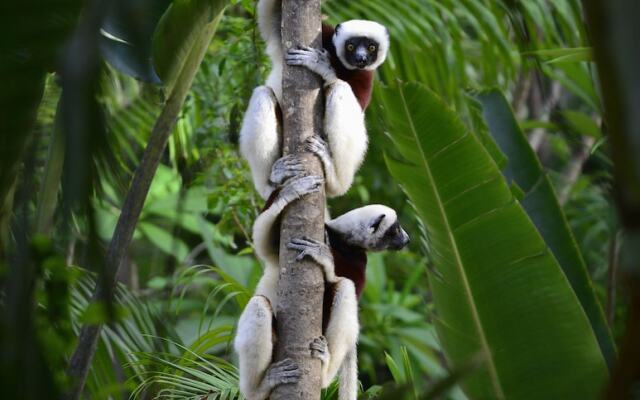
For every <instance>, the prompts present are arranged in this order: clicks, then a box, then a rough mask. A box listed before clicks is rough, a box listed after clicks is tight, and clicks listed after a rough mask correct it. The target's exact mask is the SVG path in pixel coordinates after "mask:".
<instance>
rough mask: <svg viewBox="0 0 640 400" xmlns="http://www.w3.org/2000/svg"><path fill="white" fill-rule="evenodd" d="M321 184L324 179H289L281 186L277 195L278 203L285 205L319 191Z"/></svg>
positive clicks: (306, 177) (304, 177)
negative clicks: (281, 202) (282, 202)
mask: <svg viewBox="0 0 640 400" xmlns="http://www.w3.org/2000/svg"><path fill="white" fill-rule="evenodd" d="M323 184H324V179H323V178H322V177H321V176H315V175H310V176H303V177H300V178H293V179H290V180H288V181H287V182H286V183H285V185H284V186H282V189H281V190H280V193H279V194H278V201H284V202H285V204H289V203H291V202H292V201H294V200H298V199H299V198H301V197H302V196H305V195H307V194H310V193H316V192H318V191H320V187H321V186H322V185H323Z"/></svg>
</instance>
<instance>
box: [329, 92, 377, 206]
mask: <svg viewBox="0 0 640 400" xmlns="http://www.w3.org/2000/svg"><path fill="white" fill-rule="evenodd" d="M325 96H326V106H325V107H326V108H325V117H324V132H325V135H326V136H327V144H328V145H329V148H330V151H331V157H329V158H328V159H327V160H323V167H324V172H325V181H326V187H327V195H328V196H330V197H336V196H341V195H343V194H344V193H346V192H347V190H349V188H350V187H351V185H352V184H353V177H354V176H355V174H356V172H357V171H358V168H360V165H361V164H362V161H363V160H364V156H365V153H366V152H367V146H368V142H369V138H368V136H367V128H366V127H365V122H364V112H362V108H361V107H360V104H359V103H358V99H357V98H356V97H355V95H354V94H353V91H352V90H351V86H349V84H348V83H346V82H345V81H342V80H337V81H335V82H334V83H333V84H332V85H330V86H329V87H327V90H326V94H325Z"/></svg>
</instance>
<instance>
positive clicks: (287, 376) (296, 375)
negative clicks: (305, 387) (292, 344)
mask: <svg viewBox="0 0 640 400" xmlns="http://www.w3.org/2000/svg"><path fill="white" fill-rule="evenodd" d="M301 374H302V372H301V371H300V369H299V368H298V364H296V363H295V361H293V360H292V359H290V358H285V359H284V360H282V361H279V362H277V363H273V364H271V365H270V366H269V368H268V369H267V372H266V378H267V382H268V385H269V387H270V388H271V389H273V388H274V387H276V386H278V385H283V384H287V383H296V382H298V380H299V379H300V375H301Z"/></svg>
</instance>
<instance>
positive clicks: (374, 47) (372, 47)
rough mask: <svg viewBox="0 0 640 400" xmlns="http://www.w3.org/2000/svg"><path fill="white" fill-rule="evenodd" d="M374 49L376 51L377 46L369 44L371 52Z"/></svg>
mask: <svg viewBox="0 0 640 400" xmlns="http://www.w3.org/2000/svg"><path fill="white" fill-rule="evenodd" d="M374 51H376V46H374V45H372V44H371V45H369V53H373V52H374Z"/></svg>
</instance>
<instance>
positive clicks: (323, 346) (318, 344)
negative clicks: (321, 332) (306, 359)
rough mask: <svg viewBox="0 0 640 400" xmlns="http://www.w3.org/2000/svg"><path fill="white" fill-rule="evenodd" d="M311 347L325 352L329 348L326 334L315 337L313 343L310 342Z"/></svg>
mask: <svg viewBox="0 0 640 400" xmlns="http://www.w3.org/2000/svg"><path fill="white" fill-rule="evenodd" d="M309 349H311V350H315V351H317V352H320V353H325V352H326V350H327V339H326V338H325V337H324V336H320V337H317V338H315V339H313V340H312V341H311V343H309Z"/></svg>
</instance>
